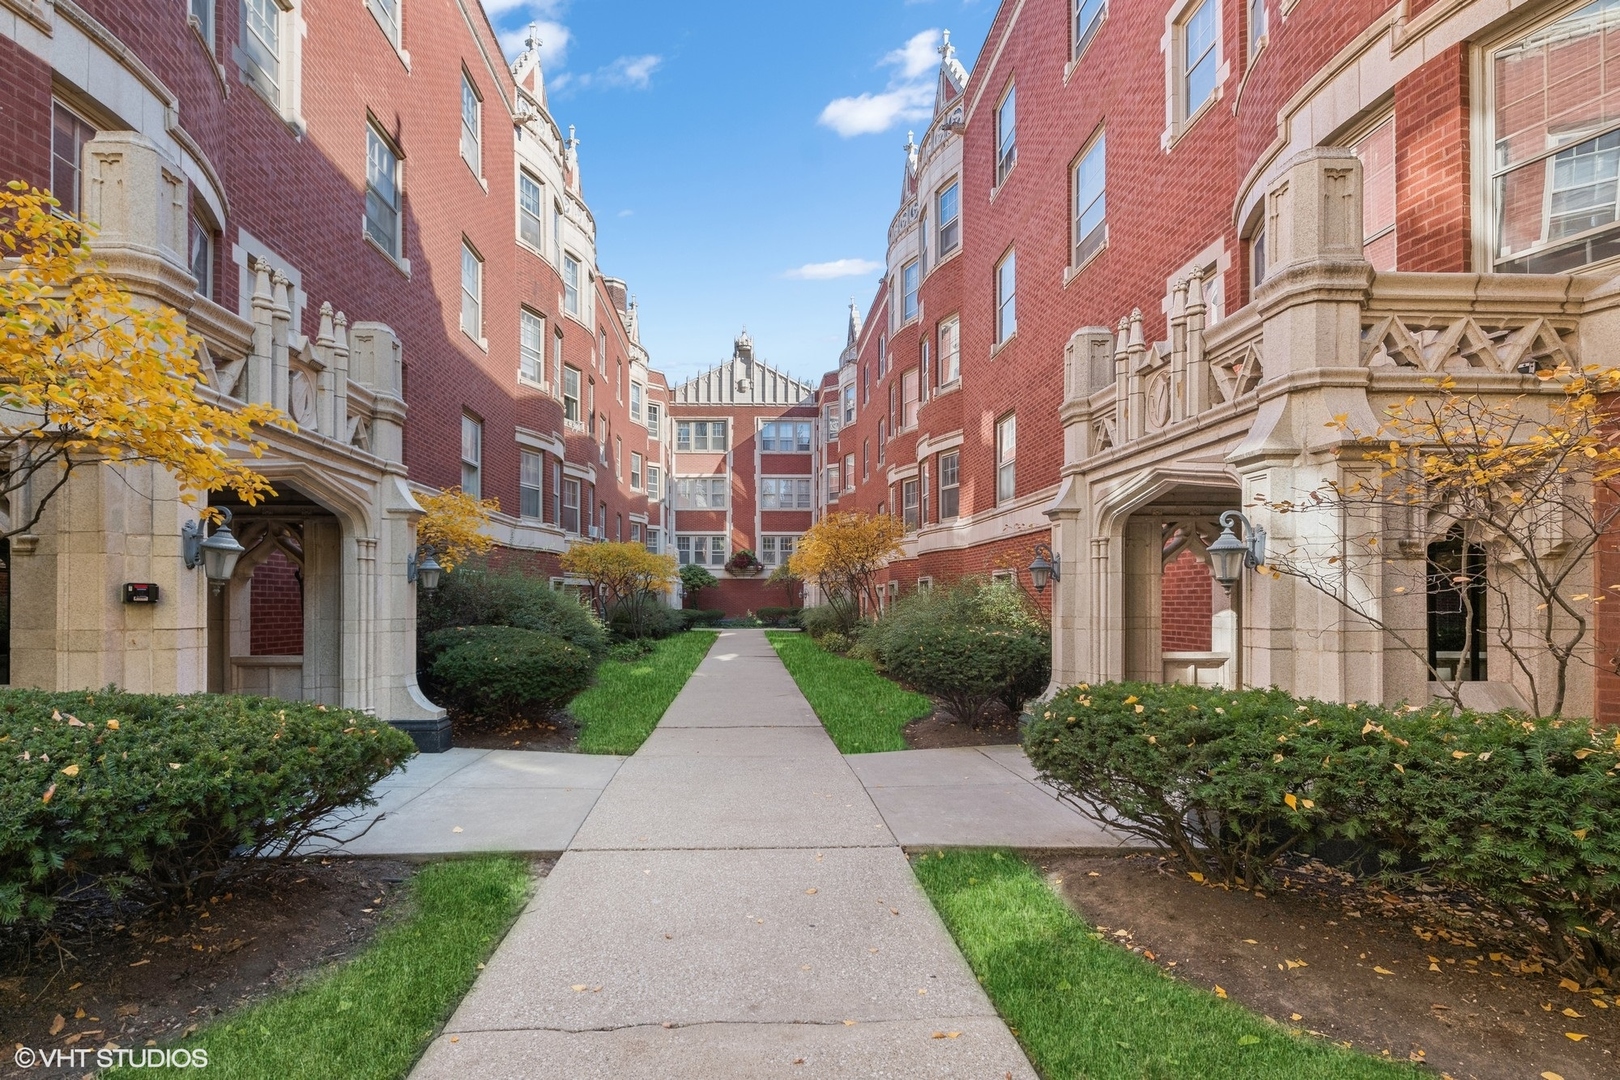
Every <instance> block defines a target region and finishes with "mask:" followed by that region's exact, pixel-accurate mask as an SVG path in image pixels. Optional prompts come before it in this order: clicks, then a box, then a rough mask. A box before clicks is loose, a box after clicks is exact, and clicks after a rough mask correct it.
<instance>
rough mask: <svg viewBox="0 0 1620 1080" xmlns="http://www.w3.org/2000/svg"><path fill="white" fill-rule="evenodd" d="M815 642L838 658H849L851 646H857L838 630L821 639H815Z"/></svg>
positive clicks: (829, 632) (826, 634) (827, 632)
mask: <svg viewBox="0 0 1620 1080" xmlns="http://www.w3.org/2000/svg"><path fill="white" fill-rule="evenodd" d="M813 640H814V641H815V643H816V644H817V645H820V646H821V647H822V648H823V649H825V650H826V651H827V652H830V653H832V654H834V655H836V656H847V655H848V654H849V650H850V648H851V646H853V645H854V644H855V643H854V642H853V641H851V640H850V638H849V635H848V634H845V633H842V632H840V631H838V630H828V631H826V632H825V633H823V634H822V635H821V636H820V637H818V638H814V639H813Z"/></svg>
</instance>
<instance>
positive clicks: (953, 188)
mask: <svg viewBox="0 0 1620 1080" xmlns="http://www.w3.org/2000/svg"><path fill="white" fill-rule="evenodd" d="M938 203H939V209H938V211H937V213H936V215H935V216H936V217H937V219H938V220H937V221H936V223H935V226H934V227H935V228H936V229H938V230H939V244H938V251H939V254H938V255H937V256H936V260H935V261H938V260H939V259H943V258H944V257H945V256H947V255H949V254H950V253H951V252H953V251H955V250H956V246H957V245H958V244H960V243H961V242H962V185H961V184H960V183H958V182H957V181H955V180H952V181H951V182H950V183H949V184H947V185H945V187H944V188H942V189H941V190H940V193H939V199H938Z"/></svg>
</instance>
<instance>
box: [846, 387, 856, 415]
mask: <svg viewBox="0 0 1620 1080" xmlns="http://www.w3.org/2000/svg"><path fill="white" fill-rule="evenodd" d="M854 422H855V384H854V383H850V384H849V385H848V386H846V387H844V423H845V424H853V423H854Z"/></svg>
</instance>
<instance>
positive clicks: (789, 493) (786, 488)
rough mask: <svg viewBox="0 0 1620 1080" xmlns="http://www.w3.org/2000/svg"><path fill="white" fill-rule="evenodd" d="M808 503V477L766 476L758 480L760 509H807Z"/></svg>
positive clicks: (808, 507)
mask: <svg viewBox="0 0 1620 1080" xmlns="http://www.w3.org/2000/svg"><path fill="white" fill-rule="evenodd" d="M810 505H811V503H810V478H809V477H805V478H804V479H792V478H788V477H781V478H774V477H766V478H765V479H763V480H761V481H760V482H759V508H760V509H761V510H808V509H810Z"/></svg>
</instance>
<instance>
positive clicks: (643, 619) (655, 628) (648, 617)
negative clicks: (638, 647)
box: [608, 600, 686, 641]
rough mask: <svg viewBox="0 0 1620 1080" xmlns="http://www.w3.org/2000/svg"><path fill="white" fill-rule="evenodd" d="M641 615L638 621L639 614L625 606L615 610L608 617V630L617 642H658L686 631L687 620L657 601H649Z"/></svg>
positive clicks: (673, 609) (621, 605)
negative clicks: (642, 640)
mask: <svg viewBox="0 0 1620 1080" xmlns="http://www.w3.org/2000/svg"><path fill="white" fill-rule="evenodd" d="M639 614H640V618H639V619H638V618H636V615H637V613H636V612H635V611H632V610H631V609H630V608H629V607H628V606H626V605H624V604H620V605H619V606H618V607H616V608H614V609H613V612H612V614H610V615H609V616H608V629H609V630H611V631H612V632H613V636H614V638H615V640H617V641H635V640H641V639H645V640H648V641H657V640H659V639H661V638H667V637H669V636H670V635H671V634H677V633H679V632H680V631H682V630H684V629H686V620H685V619H683V618H682V617H681V613H680V612H679V611H677V610H676V609H675V608H672V607H669V606H667V605H665V604H660V603H658V602H657V601H655V600H648V601H647V602H646V603H645V605H644V606H643V607H642V609H641V611H640V613H639Z"/></svg>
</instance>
